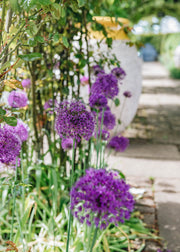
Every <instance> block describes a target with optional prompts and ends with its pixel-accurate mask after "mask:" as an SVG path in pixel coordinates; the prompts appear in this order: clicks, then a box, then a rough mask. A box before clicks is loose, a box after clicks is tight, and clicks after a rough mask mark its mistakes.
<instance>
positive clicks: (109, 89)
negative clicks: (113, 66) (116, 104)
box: [91, 74, 119, 99]
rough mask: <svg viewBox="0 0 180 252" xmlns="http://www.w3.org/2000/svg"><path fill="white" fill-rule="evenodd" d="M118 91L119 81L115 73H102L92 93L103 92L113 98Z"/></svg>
mask: <svg viewBox="0 0 180 252" xmlns="http://www.w3.org/2000/svg"><path fill="white" fill-rule="evenodd" d="M118 92H119V88H118V81H117V79H116V77H115V76H114V75H113V74H100V75H99V76H98V77H97V79H96V81H95V83H94V84H93V85H92V87H91V93H92V94H93V93H96V94H103V95H104V96H106V97H107V98H110V99H113V98H114V97H115V96H116V95H117V94H118Z"/></svg>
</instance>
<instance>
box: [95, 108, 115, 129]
mask: <svg viewBox="0 0 180 252" xmlns="http://www.w3.org/2000/svg"><path fill="white" fill-rule="evenodd" d="M102 114H103V111H101V112H100V114H99V123H101V120H102ZM103 125H104V126H105V127H106V128H107V129H108V130H112V129H113V128H114V127H115V125H116V117H115V115H114V114H112V113H111V111H110V110H106V111H104V116H103Z"/></svg>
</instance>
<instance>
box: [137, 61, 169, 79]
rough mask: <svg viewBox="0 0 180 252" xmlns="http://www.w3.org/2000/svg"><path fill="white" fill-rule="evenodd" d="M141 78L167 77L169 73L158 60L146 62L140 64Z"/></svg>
mask: <svg viewBox="0 0 180 252" xmlns="http://www.w3.org/2000/svg"><path fill="white" fill-rule="evenodd" d="M142 68H143V69H142V75H143V78H144V79H145V78H156V79H159V78H168V76H169V73H168V71H167V70H166V69H165V67H163V66H162V64H161V63H159V62H147V63H144V64H143V65H142Z"/></svg>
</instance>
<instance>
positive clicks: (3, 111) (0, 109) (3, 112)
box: [0, 108, 6, 116]
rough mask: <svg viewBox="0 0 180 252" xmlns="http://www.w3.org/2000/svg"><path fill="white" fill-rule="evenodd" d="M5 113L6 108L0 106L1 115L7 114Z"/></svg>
mask: <svg viewBox="0 0 180 252" xmlns="http://www.w3.org/2000/svg"><path fill="white" fill-rule="evenodd" d="M5 114H6V110H4V109H2V108H0V115H1V116H2V115H5Z"/></svg>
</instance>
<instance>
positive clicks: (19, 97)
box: [8, 90, 28, 108]
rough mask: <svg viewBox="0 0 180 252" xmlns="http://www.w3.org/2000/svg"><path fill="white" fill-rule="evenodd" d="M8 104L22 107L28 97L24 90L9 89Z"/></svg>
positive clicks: (25, 104)
mask: <svg viewBox="0 0 180 252" xmlns="http://www.w3.org/2000/svg"><path fill="white" fill-rule="evenodd" d="M8 102H9V105H10V106H11V107H13V108H23V107H25V106H27V102H28V98H27V94H26V93H25V92H24V91H14V90H13V91H11V93H10V94H9V96H8Z"/></svg>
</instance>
